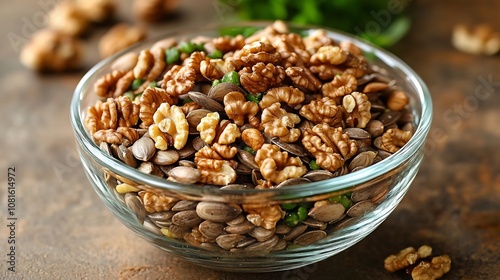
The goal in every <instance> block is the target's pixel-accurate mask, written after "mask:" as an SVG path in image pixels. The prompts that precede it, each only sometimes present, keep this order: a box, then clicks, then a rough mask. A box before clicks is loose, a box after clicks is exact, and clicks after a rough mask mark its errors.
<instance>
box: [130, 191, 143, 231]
mask: <svg viewBox="0 0 500 280" xmlns="http://www.w3.org/2000/svg"><path fill="white" fill-rule="evenodd" d="M125 204H126V205H127V207H128V208H129V209H130V210H132V212H134V214H135V216H136V218H137V220H138V221H139V223H140V224H142V223H144V218H145V217H146V209H145V208H144V205H142V201H141V198H140V197H139V196H138V195H137V194H135V193H134V194H133V193H126V194H125Z"/></svg>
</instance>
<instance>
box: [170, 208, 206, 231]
mask: <svg viewBox="0 0 500 280" xmlns="http://www.w3.org/2000/svg"><path fill="white" fill-rule="evenodd" d="M202 221H203V220H202V219H201V218H200V217H199V216H198V215H197V214H196V210H186V211H181V212H177V213H175V214H174V215H173V216H172V223H173V224H174V225H176V226H180V227H189V228H193V227H197V226H198V225H199V224H200V223H201V222H202Z"/></svg>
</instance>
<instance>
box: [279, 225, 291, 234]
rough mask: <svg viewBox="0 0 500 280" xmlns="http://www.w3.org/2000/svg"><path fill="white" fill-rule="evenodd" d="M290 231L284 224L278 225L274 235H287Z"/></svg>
mask: <svg viewBox="0 0 500 280" xmlns="http://www.w3.org/2000/svg"><path fill="white" fill-rule="evenodd" d="M291 230H292V228H291V227H289V226H287V225H286V224H282V223H279V224H278V225H277V226H276V234H287V233H289V232H290V231H291Z"/></svg>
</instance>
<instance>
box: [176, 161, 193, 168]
mask: <svg viewBox="0 0 500 280" xmlns="http://www.w3.org/2000/svg"><path fill="white" fill-rule="evenodd" d="M177 164H179V166H185V167H191V168H196V163H194V162H193V161H192V160H185V159H181V160H179V161H178V162H177Z"/></svg>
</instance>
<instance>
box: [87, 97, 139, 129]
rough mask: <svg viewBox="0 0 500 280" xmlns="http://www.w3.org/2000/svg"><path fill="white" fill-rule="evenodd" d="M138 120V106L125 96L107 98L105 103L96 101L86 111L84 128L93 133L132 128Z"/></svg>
mask: <svg viewBox="0 0 500 280" xmlns="http://www.w3.org/2000/svg"><path fill="white" fill-rule="evenodd" d="M138 120H139V105H137V104H135V103H133V102H132V101H130V99H129V98H128V97H126V96H120V97H118V98H114V99H113V98H108V99H107V100H106V102H102V101H100V100H99V101H97V102H96V104H95V105H94V106H92V107H89V108H88V109H87V115H86V116H85V127H86V128H87V129H88V130H89V131H90V132H91V133H95V132H96V131H98V130H101V129H116V128H118V127H132V126H134V125H136V124H137V122H138Z"/></svg>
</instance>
